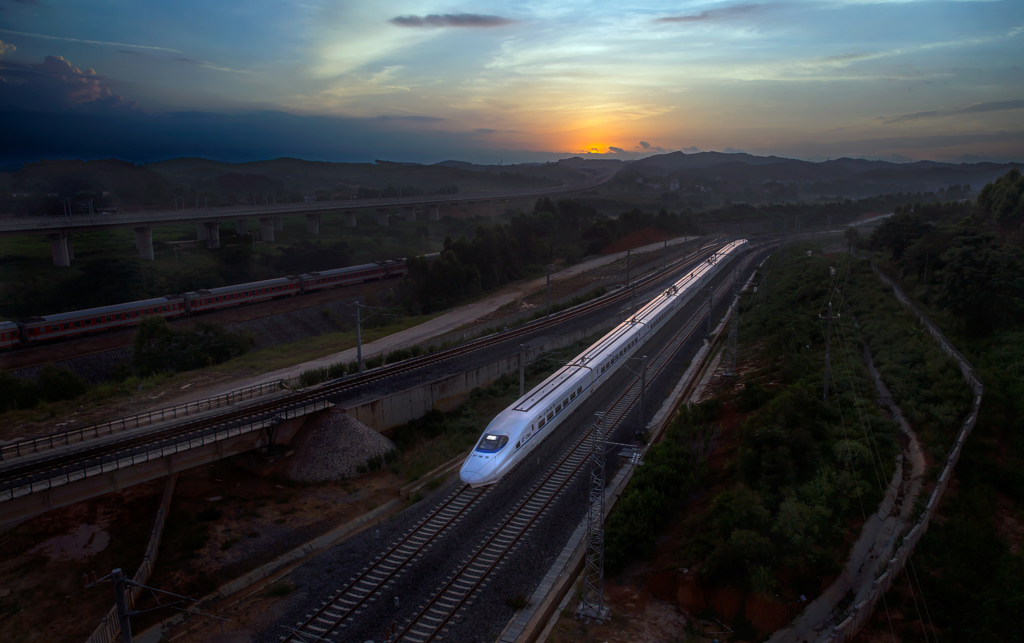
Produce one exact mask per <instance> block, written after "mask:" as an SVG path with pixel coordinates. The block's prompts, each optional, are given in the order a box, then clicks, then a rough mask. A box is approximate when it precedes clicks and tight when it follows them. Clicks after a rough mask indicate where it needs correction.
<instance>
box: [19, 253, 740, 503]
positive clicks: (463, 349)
mask: <svg viewBox="0 0 1024 643" xmlns="http://www.w3.org/2000/svg"><path fill="white" fill-rule="evenodd" d="M719 247H721V244H716V245H714V246H709V247H708V248H706V249H702V251H701V252H698V253H696V254H694V255H693V256H691V257H687V258H683V259H681V260H679V261H677V262H675V263H674V265H672V266H671V267H670V268H668V269H666V270H663V271H660V272H658V273H655V274H654V275H650V276H648V277H644V278H641V279H639V280H638V281H637V282H636V283H637V286H640V287H644V288H646V287H648V286H650V285H651V284H652V283H655V282H657V281H660V280H662V279H665V278H666V277H668V276H669V275H672V274H675V273H677V272H679V271H681V270H683V269H684V267H685V265H687V264H689V263H692V262H694V261H703V259H704V258H706V257H707V256H708V255H710V254H712V253H714V252H715V251H717V249H718V248H719ZM630 297H631V293H630V291H628V290H626V289H623V290H621V291H620V292H618V293H615V294H613V295H611V296H610V297H607V298H602V299H599V300H595V301H593V302H589V303H586V304H583V305H581V306H579V307H576V308H573V309H569V310H567V311H564V312H562V313H558V314H555V315H551V316H549V317H545V318H542V319H539V320H536V321H534V322H530V323H528V324H524V325H523V326H520V327H518V328H514V329H512V330H509V331H506V332H501V333H495V334H492V335H488V336H486V337H482V338H479V339H476V340H473V341H471V342H468V343H466V344H463V345H460V346H456V347H453V348H450V349H446V350H443V351H438V352H436V353H430V354H428V355H423V356H420V357H415V358H411V359H408V360H403V361H401V362H396V363H395V364H393V365H387V366H384V367H381V368H377V369H373V370H371V371H368V372H366V373H364V374H363V375H362V376H357V377H349V378H343V379H339V380H334V381H332V382H328V383H326V384H324V385H321V386H318V387H316V388H313V389H310V390H307V391H300V392H297V393H294V394H293V395H290V396H288V397H285V398H280V399H277V400H271V401H267V402H263V403H260V404H256V405H254V406H251V407H247V408H244V409H236V410H233V411H230V412H228V413H225V414H220V415H216V416H213V417H210V418H204V419H200V420H197V421H195V422H190V423H187V424H184V425H179V426H176V427H169V428H167V429H163V430H159V431H155V432H151V433H147V434H145V435H139V436H133V437H129V438H126V439H125V440H119V441H117V442H115V443H110V444H105V445H101V446H96V447H91V448H87V449H83V450H80V451H76V452H75V453H70V454H64V455H60V456H56V457H54V458H47V459H45V460H42V461H36V462H32V463H29V464H25V465H22V466H15V467H10V468H7V469H5V470H3V471H0V502H2V501H5V500H9V499H13V498H14V497H15V494H14V490H15V488H21V487H25V486H26V485H27V486H28V487H29V489H30V492H31V491H32V489H31V487H32V485H33V484H35V483H42V482H44V481H46V480H47V475H48V474H49V473H52V474H53V475H52V476H51V477H53V478H56V479H57V480H58V481H59V480H60V479H63V480H65V481H68V482H70V475H71V473H72V472H71V471H69V468H70V467H72V466H75V465H77V466H76V467H75V473H77V472H81V471H85V472H86V474H85V475H82V476H80V477H87V475H88V474H87V470H88V469H89V468H95V467H97V466H98V467H99V468H100V473H103V472H104V471H103V464H104V457H106V456H112V455H114V454H116V453H119V452H125V451H130V450H132V449H137V448H139V447H142V446H144V445H146V444H157V443H160V442H161V441H167V440H169V439H172V438H175V437H177V438H179V440H178V442H179V443H180V442H184V441H191V439H192V436H195V435H196V434H199V433H203V432H209V430H210V429H212V428H215V427H223V428H224V429H227V430H228V431H230V429H231V428H234V427H235V426H237V423H239V422H241V423H244V421H245V420H246V419H247V418H249V419H252V418H257V417H259V416H266V417H265V420H270V419H271V418H272V416H274V415H276V414H280V413H282V412H287V411H288V410H290V409H293V408H297V407H300V406H302V407H305V406H308V404H310V403H313V404H314V405H315V404H316V403H317V402H321V401H322V402H324V403H326V399H325V398H327V397H328V396H331V395H336V394H338V393H340V392H343V391H345V390H349V389H353V388H356V387H360V386H365V385H367V384H371V383H373V382H376V381H380V380H383V379H386V378H390V377H394V376H396V375H400V374H402V373H406V372H409V371H413V370H416V369H419V368H423V367H425V366H430V365H433V364H436V363H439V362H443V361H446V360H449V359H452V358H454V357H458V356H461V355H466V354H469V353H472V352H475V351H478V350H482V349H484V348H488V347H490V346H493V345H495V344H500V343H503V342H505V341H508V340H510V339H514V338H516V337H519V336H522V335H527V334H531V333H534V332H536V331H538V330H543V329H544V328H547V327H549V326H554V325H557V324H561V323H563V322H565V321H568V320H571V319H573V318H576V317H579V316H582V315H586V314H589V313H591V312H594V311H596V310H599V309H601V308H604V307H607V306H610V305H615V304H617V303H620V302H622V301H625V300H627V299H629V298H630ZM232 423H235V424H232ZM252 423H253V422H252V421H250V424H252ZM75 432H77V431H75ZM162 449H163V446H161V450H162ZM132 457H133V458H134V455H133V456H132ZM118 460H119V459H117V458H115V459H114V460H111V462H116V461H118ZM61 484H63V482H61ZM52 486H54V485H53V484H52V481H51V483H50V484H48V485H46V487H45V488H51V487H52Z"/></svg>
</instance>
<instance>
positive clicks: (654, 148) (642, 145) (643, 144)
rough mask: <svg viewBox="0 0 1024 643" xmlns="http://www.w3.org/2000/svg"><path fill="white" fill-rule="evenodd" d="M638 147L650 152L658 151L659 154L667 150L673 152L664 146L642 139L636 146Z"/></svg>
mask: <svg viewBox="0 0 1024 643" xmlns="http://www.w3.org/2000/svg"><path fill="white" fill-rule="evenodd" d="M636 149H638V150H647V151H649V152H658V153H659V154H664V153H665V152H671V151H672V150H667V149H665V148H664V147H659V146H657V145H651V144H650V143H648V142H647V141H640V144H639V145H637V146H636Z"/></svg>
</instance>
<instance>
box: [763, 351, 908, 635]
mask: <svg viewBox="0 0 1024 643" xmlns="http://www.w3.org/2000/svg"><path fill="white" fill-rule="evenodd" d="M864 361H865V362H866V363H867V367H868V371H869V372H870V373H871V377H872V378H873V379H874V381H875V389H876V390H877V392H878V397H879V403H880V404H884V405H885V406H886V407H887V408H888V409H889V414H890V415H891V416H892V419H893V420H894V421H895V422H897V423H898V424H899V425H900V431H901V432H902V433H903V434H904V435H906V436H907V438H908V440H909V443H908V445H907V446H906V448H905V449H904V451H903V454H902V455H901V456H900V459H899V461H898V463H897V466H896V472H895V474H894V475H893V480H892V482H891V483H890V484H889V488H888V490H887V491H886V494H885V497H884V498H883V499H882V502H881V504H879V506H878V511H877V512H875V513H874V514H872V515H871V516H870V517H869V518H868V520H867V522H865V523H864V526H863V528H861V532H860V537H859V538H858V539H857V542H856V543H854V545H853V547H852V548H851V550H850V558H849V560H848V561H847V562H846V566H845V567H844V568H843V572H842V574H840V575H839V577H838V578H836V580H835V581H833V582H832V584H831V585H829V587H828V589H826V590H825V591H824V592H822V594H821V596H819V597H818V598H816V599H815V600H814V601H812V602H811V603H810V604H809V605H808V606H807V607H806V608H805V609H804V611H803V612H801V613H800V615H799V616H797V617H796V619H795V620H794V621H793V622H792V623H790V625H789V626H788V627H785V628H783V629H781V630H778V631H777V632H775V634H773V635H772V637H771V638H770V639H769V643H783V642H786V643H790V642H794V641H799V642H801V643H810V642H811V641H815V642H816V643H823V642H824V641H827V640H828V639H829V636H830V635H831V634H832V626H833V625H836V624H838V623H840V622H841V621H842V620H843V619H844V618H846V614H845V611H846V609H848V608H843V609H837V607H838V606H839V605H840V603H844V604H845V605H857V604H859V603H860V602H861V601H862V600H864V599H865V598H867V596H868V594H870V592H871V590H872V582H873V581H874V580H875V578H876V577H877V576H878V574H879V573H881V571H882V570H883V569H884V565H885V563H886V562H888V560H889V559H890V558H891V557H892V555H893V553H894V552H895V551H896V544H897V540H898V538H899V536H900V535H901V534H904V533H906V532H907V531H909V530H910V529H911V527H913V526H914V521H915V519H916V516H914V501H915V500H917V497H918V495H920V493H921V490H922V488H923V486H922V483H923V482H924V477H923V476H924V472H925V457H924V452H923V451H922V450H921V443H920V442H919V441H918V439H917V434H916V433H914V430H913V429H912V428H911V427H910V424H909V423H908V422H907V420H906V418H904V417H903V413H902V412H901V411H900V408H899V407H898V406H896V403H895V402H894V401H893V399H892V395H891V394H890V393H889V389H888V388H886V386H885V382H883V381H882V378H881V376H880V375H879V373H878V369H876V368H875V365H874V363H873V361H872V359H871V352H870V351H869V350H868V348H867V346H865V347H864ZM907 461H909V463H910V470H909V471H908V470H907V468H906V463H907ZM850 594H853V596H854V598H853V600H852V601H845V602H844V600H843V599H845V598H846V597H847V596H848V595H850Z"/></svg>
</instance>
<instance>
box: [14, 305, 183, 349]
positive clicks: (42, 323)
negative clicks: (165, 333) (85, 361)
mask: <svg viewBox="0 0 1024 643" xmlns="http://www.w3.org/2000/svg"><path fill="white" fill-rule="evenodd" d="M184 314H185V300H184V299H182V297H180V296H177V295H169V296H167V297H157V298H156V299H146V300H144V301H131V302H128V303H127V304H116V305H114V306H102V307H100V308H90V309H88V310H76V311H74V312H71V313H59V314H57V315H46V316H45V317H29V318H28V319H24V320H22V321H20V322H18V324H17V325H18V327H19V328H20V329H21V342H22V343H23V344H35V343H37V342H42V341H46V340H49V339H57V338H60V337H70V336H72V335H81V334H84V333H90V332H93V331H98V330H107V329H110V328H122V327H125V326H134V325H135V324H138V323H139V321H140V320H141V319H142V318H143V317H148V316H150V315H160V316H161V317H166V318H168V319H171V318H174V317H180V316H182V315H184Z"/></svg>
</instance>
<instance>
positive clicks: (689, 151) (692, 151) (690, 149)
mask: <svg viewBox="0 0 1024 643" xmlns="http://www.w3.org/2000/svg"><path fill="white" fill-rule="evenodd" d="M683 151H684V152H686V153H687V154H696V153H697V152H700V148H699V147H697V146H696V145H691V146H690V147H684V148H683Z"/></svg>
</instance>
